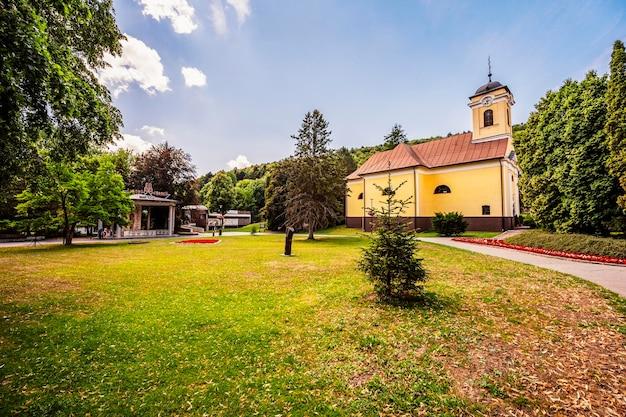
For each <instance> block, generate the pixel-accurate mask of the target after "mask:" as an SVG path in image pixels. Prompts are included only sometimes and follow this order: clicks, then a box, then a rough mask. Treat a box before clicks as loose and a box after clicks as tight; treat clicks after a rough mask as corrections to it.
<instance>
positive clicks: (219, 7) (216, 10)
mask: <svg viewBox="0 0 626 417" xmlns="http://www.w3.org/2000/svg"><path fill="white" fill-rule="evenodd" d="M211 22H212V23H213V29H214V30H215V33H217V34H218V35H226V32H228V23H227V21H226V11H225V10H224V5H223V4H222V0H212V1H211Z"/></svg>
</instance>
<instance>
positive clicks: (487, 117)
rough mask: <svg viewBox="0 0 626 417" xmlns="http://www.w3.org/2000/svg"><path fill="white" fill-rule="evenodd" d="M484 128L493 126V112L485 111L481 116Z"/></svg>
mask: <svg viewBox="0 0 626 417" xmlns="http://www.w3.org/2000/svg"><path fill="white" fill-rule="evenodd" d="M483 121H484V126H485V127H487V126H493V110H485V113H484V114H483Z"/></svg>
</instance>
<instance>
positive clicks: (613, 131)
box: [605, 40, 626, 214]
mask: <svg viewBox="0 0 626 417" xmlns="http://www.w3.org/2000/svg"><path fill="white" fill-rule="evenodd" d="M606 102H607V118H606V127H605V128H606V135H607V139H608V144H609V151H610V157H609V159H608V161H607V166H608V168H609V171H610V172H611V174H613V175H614V176H615V177H616V178H617V179H618V181H619V183H620V186H621V187H622V192H621V193H620V194H621V195H620V196H619V198H618V204H619V205H620V206H621V208H622V210H623V213H624V214H626V50H625V49H624V43H623V42H622V41H619V40H618V41H615V43H614V44H613V54H612V55H611V65H610V73H609V83H608V87H607V92H606Z"/></svg>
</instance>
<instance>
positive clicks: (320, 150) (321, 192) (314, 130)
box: [285, 110, 346, 239]
mask: <svg viewBox="0 0 626 417" xmlns="http://www.w3.org/2000/svg"><path fill="white" fill-rule="evenodd" d="M292 137H293V139H295V141H296V150H295V153H294V157H293V158H291V159H289V160H287V161H286V162H285V163H286V165H287V171H288V173H289V174H288V180H287V200H286V221H287V225H288V226H291V227H294V228H298V229H299V228H305V229H307V230H308V232H309V237H308V238H309V239H313V238H314V232H315V230H317V229H319V228H322V227H326V226H328V225H329V224H331V223H332V222H333V221H337V220H338V219H339V217H340V216H341V210H342V207H343V199H344V196H345V188H346V185H345V184H346V183H345V178H344V177H345V176H344V172H343V170H342V168H341V164H340V163H339V160H338V158H337V156H336V154H335V153H333V152H331V150H330V149H329V148H328V145H329V143H330V141H331V139H330V130H329V129H328V122H327V121H326V120H325V119H324V116H323V115H322V113H321V112H320V111H319V110H314V111H313V112H308V113H307V114H306V115H305V116H304V120H303V121H302V126H301V127H300V129H299V130H298V134H296V135H294V136H292Z"/></svg>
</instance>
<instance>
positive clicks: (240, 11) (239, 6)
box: [226, 0, 250, 24]
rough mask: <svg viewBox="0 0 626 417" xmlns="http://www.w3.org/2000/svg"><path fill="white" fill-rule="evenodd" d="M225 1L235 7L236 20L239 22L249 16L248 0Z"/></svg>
mask: <svg viewBox="0 0 626 417" xmlns="http://www.w3.org/2000/svg"><path fill="white" fill-rule="evenodd" d="M226 2H227V3H228V4H229V5H230V7H232V8H233V9H235V13H236V14H237V21H238V22H239V23H240V24H241V23H243V22H245V21H246V19H247V18H248V16H250V0H226Z"/></svg>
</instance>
